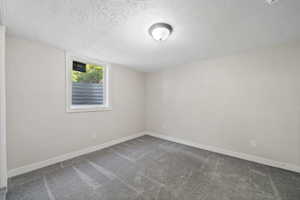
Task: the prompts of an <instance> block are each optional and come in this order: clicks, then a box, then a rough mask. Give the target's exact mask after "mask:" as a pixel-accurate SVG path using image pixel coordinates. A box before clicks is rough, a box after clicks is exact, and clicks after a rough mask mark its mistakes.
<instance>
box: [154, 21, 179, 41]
mask: <svg viewBox="0 0 300 200" xmlns="http://www.w3.org/2000/svg"><path fill="white" fill-rule="evenodd" d="M172 32H173V28H172V26H171V25H170V24H166V23H156V24H153V25H152V26H151V27H150V28H149V34H150V35H151V37H153V39H155V40H158V41H163V40H166V39H168V37H169V36H170V35H171V33H172Z"/></svg>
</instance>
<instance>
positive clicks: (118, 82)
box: [7, 37, 145, 169]
mask: <svg viewBox="0 0 300 200" xmlns="http://www.w3.org/2000/svg"><path fill="white" fill-rule="evenodd" d="M144 85H145V77H144V73H141V72H136V71H133V70H131V69H128V68H126V67H122V66H117V65H112V95H113V102H112V106H113V110H112V111H106V112H88V113H66V107H65V102H66V100H65V54H64V51H62V50H59V49H56V48H52V47H50V46H47V45H43V44H40V43H36V42H31V41H26V40H22V39H17V38H13V37H8V39H7V132H8V134H7V137H8V168H9V169H14V168H17V167H21V166H24V165H28V164H32V163H35V162H39V161H44V160H46V159H49V158H52V157H55V156H59V155H62V154H66V153H68V152H72V151H76V150H81V149H83V148H86V147H90V146H94V145H97V144H102V143H104V142H107V141H110V140H113V139H117V138H120V137H122V136H128V135H132V134H136V133H138V132H141V131H143V130H144V128H145V127H144V108H145V107H144V102H145V99H144ZM95 134H96V136H97V137H96V138H94V135H95Z"/></svg>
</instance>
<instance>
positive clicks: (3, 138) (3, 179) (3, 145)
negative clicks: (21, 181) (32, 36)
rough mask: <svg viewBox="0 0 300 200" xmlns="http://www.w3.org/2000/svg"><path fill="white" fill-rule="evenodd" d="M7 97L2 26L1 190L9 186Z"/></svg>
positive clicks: (0, 90)
mask: <svg viewBox="0 0 300 200" xmlns="http://www.w3.org/2000/svg"><path fill="white" fill-rule="evenodd" d="M5 95H6V93H5V27H4V26H1V25H0V189H1V188H4V187H6V186H7V162H6V106H5V103H6V101H5V100H6V97H5Z"/></svg>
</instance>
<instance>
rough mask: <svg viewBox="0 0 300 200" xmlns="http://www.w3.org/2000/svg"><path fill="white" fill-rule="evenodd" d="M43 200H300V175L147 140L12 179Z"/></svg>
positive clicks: (22, 197) (16, 197) (25, 196)
mask: <svg viewBox="0 0 300 200" xmlns="http://www.w3.org/2000/svg"><path fill="white" fill-rule="evenodd" d="M44 199H45V200H300V174H297V173H292V172H289V171H284V170H280V169H276V168H271V167H267V166H263V165H259V164H256V163H252V162H248V161H244V160H240V159H236V158H232V157H228V156H223V155H220V154H215V153H212V152H208V151H204V150H200V149H196V148H192V147H188V146H185V145H181V144H176V143H172V142H168V141H165V140H160V139H157V138H154V137H150V136H143V137H140V138H137V139H134V140H131V141H128V142H125V143H122V144H118V145H115V146H113V147H110V148H107V149H104V150H101V151H98V152H94V153H92V154H89V155H85V156H81V157H78V158H76V159H72V160H69V161H66V162H63V163H59V164H56V165H53V166H49V167H46V168H43V169H40V170H37V171H34V172H31V173H28V174H25V175H21V176H18V177H15V178H13V179H10V180H9V187H8V193H7V200H44Z"/></svg>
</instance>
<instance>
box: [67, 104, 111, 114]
mask: <svg viewBox="0 0 300 200" xmlns="http://www.w3.org/2000/svg"><path fill="white" fill-rule="evenodd" d="M111 110H112V106H111V105H109V106H107V105H105V106H93V105H91V106H89V105H82V106H81V105H79V106H70V107H67V112H68V113H73V112H101V111H111Z"/></svg>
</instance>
